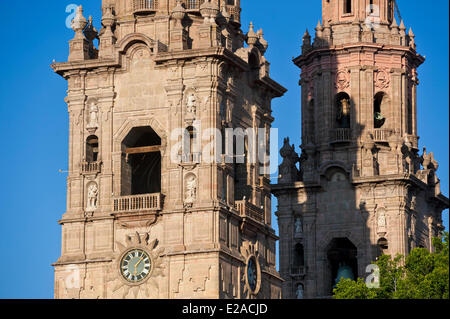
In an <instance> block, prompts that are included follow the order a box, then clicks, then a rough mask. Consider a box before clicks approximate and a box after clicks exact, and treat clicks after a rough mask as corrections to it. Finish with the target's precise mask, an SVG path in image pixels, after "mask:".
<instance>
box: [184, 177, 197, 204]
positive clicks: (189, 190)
mask: <svg viewBox="0 0 450 319" xmlns="http://www.w3.org/2000/svg"><path fill="white" fill-rule="evenodd" d="M196 198H197V178H196V177H195V175H188V176H187V177H186V187H185V199H184V203H185V206H186V207H192V205H193V204H194V201H195V199H196Z"/></svg>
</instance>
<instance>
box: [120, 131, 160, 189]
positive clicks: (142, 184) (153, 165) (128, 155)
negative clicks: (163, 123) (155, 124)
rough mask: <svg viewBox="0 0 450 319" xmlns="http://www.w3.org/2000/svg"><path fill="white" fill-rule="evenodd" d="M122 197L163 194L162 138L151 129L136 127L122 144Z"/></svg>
mask: <svg viewBox="0 0 450 319" xmlns="http://www.w3.org/2000/svg"><path fill="white" fill-rule="evenodd" d="M122 150H123V154H124V156H123V158H122V170H121V172H122V174H121V175H122V176H121V177H122V178H121V195H122V196H126V195H142V194H153V193H160V192H161V138H160V137H159V136H158V134H156V133H155V131H154V130H153V129H152V128H151V127H149V126H145V127H135V128H133V129H132V130H131V131H130V133H128V135H127V137H126V138H125V139H124V140H123V142H122Z"/></svg>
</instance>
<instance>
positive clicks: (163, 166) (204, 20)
mask: <svg viewBox="0 0 450 319" xmlns="http://www.w3.org/2000/svg"><path fill="white" fill-rule="evenodd" d="M99 6H100V3H99ZM101 9H102V21H101V24H102V28H101V30H100V31H99V32H97V30H96V29H95V27H94V26H93V21H92V18H89V19H86V18H85V17H84V16H83V11H82V8H81V7H80V8H78V11H77V15H76V17H75V19H74V20H73V22H72V28H73V30H74V31H75V37H74V38H73V40H71V41H70V51H69V59H68V62H64V63H54V64H53V65H52V68H53V69H54V70H55V72H56V73H58V74H59V75H61V76H62V77H64V79H66V80H67V81H68V94H67V98H66V102H67V104H68V112H69V118H70V128H69V146H70V148H69V176H68V179H67V189H68V191H67V194H68V196H67V210H66V212H65V214H64V215H63V216H62V219H61V220H60V222H59V223H60V224H61V227H62V252H61V257H60V258H59V259H58V261H57V262H56V263H55V264H54V266H55V297H56V298H280V296H281V282H282V280H281V278H280V276H279V275H278V273H277V271H276V268H275V265H276V261H275V242H276V240H277V239H278V238H277V236H276V235H275V233H274V231H273V229H272V227H271V223H272V221H271V199H270V198H271V193H270V180H269V178H268V172H267V169H266V168H267V167H268V166H269V163H268V161H264V160H263V161H251V160H250V159H249V152H250V149H251V146H252V145H256V143H252V142H254V140H258V141H261V140H262V141H263V142H264V143H262V144H265V145H266V147H267V149H269V144H268V143H269V134H267V133H261V132H268V131H269V129H270V127H271V123H272V122H273V118H272V116H271V100H272V99H273V98H275V97H281V96H282V95H283V94H284V92H285V91H286V90H285V89H284V88H283V87H282V86H280V85H279V84H277V83H276V82H275V81H273V80H272V79H271V78H270V76H269V62H268V61H267V60H266V58H265V57H264V53H265V51H266V49H267V47H268V43H267V42H266V41H265V40H264V37H263V32H262V30H259V31H257V32H255V31H254V30H253V25H251V26H250V29H249V32H248V33H247V34H244V33H243V32H242V31H241V24H240V12H241V8H240V0H231V1H230V0H226V1H225V0H183V1H182V0H177V1H175V0H145V1H144V0H133V1H132V0H103V1H102V4H101ZM97 40H98V46H97V44H96V43H97ZM245 42H246V43H247V45H245ZM227 129H231V130H233V129H234V130H237V131H239V130H238V129H242V130H247V129H249V131H251V132H255V134H254V135H251V134H247V135H245V134H241V135H242V136H241V135H239V134H236V135H234V134H233V136H234V137H233V136H230V135H226V134H221V133H223V132H225V131H229V130H227ZM261 129H265V131H264V130H261ZM208 132H209V133H208ZM210 132H213V133H212V134H211V133H210ZM245 132H247V131H245ZM219 136H224V140H225V141H229V140H230V139H231V141H233V139H235V140H236V141H238V140H239V138H240V137H242V139H243V141H244V142H245V143H241V144H243V147H241V148H240V147H239V145H241V144H240V143H238V142H236V143H235V144H236V147H237V150H236V149H235V150H234V151H233V152H229V148H228V145H229V143H228V144H226V145H227V147H225V146H224V145H225V144H223V143H222V138H220V137H219ZM231 144H233V143H231ZM259 144H261V143H259ZM259 144H258V145H259ZM232 146H233V145H232ZM232 148H233V147H232ZM224 149H226V152H225V151H224ZM264 151H265V150H264ZM264 154H266V153H264Z"/></svg>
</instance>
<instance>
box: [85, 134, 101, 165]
mask: <svg viewBox="0 0 450 319" xmlns="http://www.w3.org/2000/svg"><path fill="white" fill-rule="evenodd" d="M97 161H98V137H97V136H95V135H91V136H89V137H88V138H87V140H86V162H88V163H93V162H97Z"/></svg>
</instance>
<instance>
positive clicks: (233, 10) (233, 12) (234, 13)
mask: <svg viewBox="0 0 450 319" xmlns="http://www.w3.org/2000/svg"><path fill="white" fill-rule="evenodd" d="M227 12H228V14H229V15H230V17H231V20H232V21H234V22H236V23H239V24H240V23H241V8H237V7H235V6H231V5H227Z"/></svg>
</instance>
